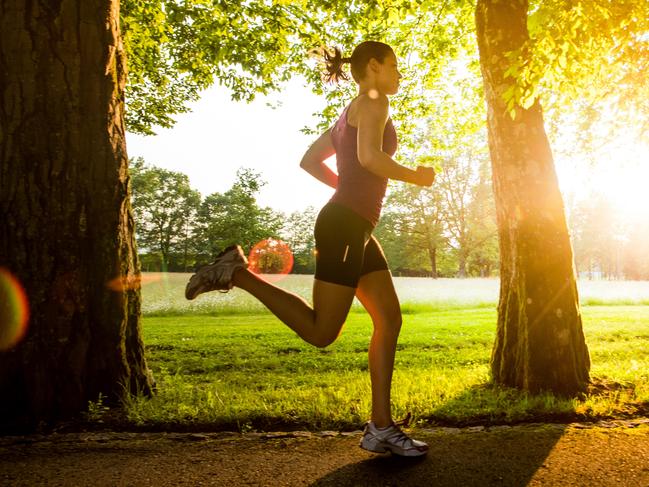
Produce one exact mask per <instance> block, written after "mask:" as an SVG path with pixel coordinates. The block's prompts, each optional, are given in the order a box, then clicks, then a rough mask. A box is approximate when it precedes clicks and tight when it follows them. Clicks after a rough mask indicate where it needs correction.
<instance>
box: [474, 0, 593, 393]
mask: <svg viewBox="0 0 649 487" xmlns="http://www.w3.org/2000/svg"><path fill="white" fill-rule="evenodd" d="M527 9H528V3H527V1H526V0H511V1H507V2H503V1H498V0H478V3H477V7H476V24H477V36H478V45H479V50H480V65H481V70H482V76H483V81H484V88H485V97H486V101H487V108H488V112H487V113H488V114H487V118H488V119H487V125H488V137H489V151H490V155H491V162H492V172H493V184H494V193H495V198H496V210H497V220H498V235H499V244H500V280H501V284H500V300H499V304H498V326H497V336H496V340H495V344H494V348H493V353H492V360H491V369H492V374H493V379H494V381H495V382H497V383H500V384H504V385H507V386H512V387H517V388H520V389H523V390H527V391H531V392H539V391H552V392H555V393H558V394H561V395H574V394H576V393H579V392H580V391H584V390H585V388H586V386H587V384H588V382H589V369H590V359H589V355H588V348H587V346H586V343H585V340H584V334H583V330H582V322H581V315H580V310H579V299H578V295H577V286H576V280H575V273H574V269H573V255H572V248H571V245H570V239H569V235H568V229H567V225H566V218H565V213H564V207H563V200H562V197H561V194H560V192H559V186H558V181H557V177H556V173H555V169H554V162H553V158H552V153H551V149H550V146H549V143H548V139H547V136H546V134H545V129H544V125H543V115H542V110H541V106H540V104H539V102H538V100H537V101H536V102H535V103H534V105H533V106H532V107H530V108H529V109H527V110H525V109H523V108H522V107H520V106H517V107H516V114H515V117H514V118H513V119H512V117H511V116H510V114H509V113H508V112H507V111H506V105H505V102H504V100H503V93H504V92H505V90H507V88H509V87H510V86H511V84H512V83H513V80H512V79H510V78H506V77H505V76H504V72H505V70H506V69H507V67H508V65H509V61H508V59H507V57H506V54H507V53H508V52H511V51H515V50H517V49H519V48H520V47H521V46H522V45H523V44H524V43H525V41H526V40H527V39H528V36H529V34H528V31H527V23H526V22H527Z"/></svg>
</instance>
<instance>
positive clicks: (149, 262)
mask: <svg viewBox="0 0 649 487" xmlns="http://www.w3.org/2000/svg"><path fill="white" fill-rule="evenodd" d="M436 164H437V165H438V175H437V180H436V183H435V184H434V185H433V187H431V188H420V187H416V186H412V185H406V184H401V183H391V186H390V188H389V192H388V196H387V198H386V201H385V205H384V210H383V215H382V217H381V221H380V222H379V225H378V226H377V228H376V230H375V235H376V236H377V238H378V239H379V240H380V242H381V244H382V245H383V249H384V251H385V253H386V256H387V258H388V262H390V267H391V270H392V272H393V274H394V275H397V276H426V277H433V278H436V277H489V276H494V275H496V274H497V273H498V266H499V263H498V240H497V230H496V217H495V208H494V201H493V192H492V190H491V174H490V170H489V164H488V160H487V158H486V155H485V154H478V155H476V154H465V155H464V157H458V158H456V159H446V160H444V159H440V160H438V161H436ZM264 184H265V182H264V181H263V180H262V178H261V176H260V175H259V174H257V173H255V172H254V171H252V170H250V169H246V168H241V169H239V171H238V172H237V177H236V180H235V182H234V184H233V185H232V187H231V188H230V189H228V190H227V191H225V192H223V193H213V194H210V195H208V196H205V197H203V196H202V195H201V194H200V193H199V192H198V191H196V190H194V189H192V188H191V187H190V184H189V178H188V177H187V175H185V174H183V173H181V172H176V171H169V170H166V169H162V168H159V167H156V166H153V165H150V164H147V163H146V162H145V161H144V160H143V159H142V158H137V159H133V160H131V190H132V202H133V209H134V215H135V221H136V237H137V241H138V246H139V251H140V258H141V263H142V269H143V270H145V271H157V270H167V271H179V272H190V271H192V270H193V269H195V268H196V267H198V266H200V265H203V264H206V263H209V262H210V261H211V260H212V259H213V258H214V256H215V255H217V254H218V252H220V251H221V250H222V249H224V248H225V247H227V246H228V245H232V244H234V243H238V244H240V245H241V246H242V247H243V248H244V250H245V251H246V252H249V251H250V249H252V247H253V246H254V245H255V244H256V243H258V242H260V241H262V240H265V239H269V238H271V239H279V240H283V241H284V242H286V243H287V244H288V245H289V247H290V248H291V250H292V252H293V258H294V264H293V270H292V272H293V273H297V274H312V273H313V272H314V270H315V258H314V249H315V245H314V240H313V225H314V223H315V219H316V217H317V213H318V209H317V208H314V207H307V208H305V209H303V210H299V211H295V212H293V213H288V214H287V213H283V212H279V211H276V210H273V209H272V208H268V207H261V206H259V204H258V203H257V199H256V197H257V195H258V193H259V191H260V189H261V188H262V187H263V186H264ZM568 213H569V224H570V229H571V235H572V241H573V248H574V252H575V266H576V269H577V272H578V274H579V276H580V277H582V278H589V279H636V280H637V279H649V246H648V245H647V243H649V222H648V221H645V220H646V218H640V217H638V219H637V221H625V222H624V223H622V220H621V218H619V216H618V215H617V214H616V213H615V211H614V209H613V208H612V206H611V204H610V203H609V202H608V200H606V199H605V198H604V197H602V196H597V195H593V196H592V197H591V198H588V199H586V200H584V201H581V202H578V203H572V204H571V205H568ZM265 262H268V269H267V270H268V271H269V272H272V271H273V269H274V267H276V266H277V263H276V262H275V263H273V262H274V261H273V260H272V259H271V260H266V261H265Z"/></svg>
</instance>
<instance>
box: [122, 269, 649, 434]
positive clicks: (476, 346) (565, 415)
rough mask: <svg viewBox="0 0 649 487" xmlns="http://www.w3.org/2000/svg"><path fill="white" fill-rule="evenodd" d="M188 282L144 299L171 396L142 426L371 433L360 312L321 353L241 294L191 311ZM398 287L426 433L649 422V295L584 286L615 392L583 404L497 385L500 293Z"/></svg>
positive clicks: (416, 403) (446, 283) (421, 282)
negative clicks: (528, 424)
mask: <svg viewBox="0 0 649 487" xmlns="http://www.w3.org/2000/svg"><path fill="white" fill-rule="evenodd" d="M161 277H162V276H161ZM187 277H188V275H174V274H170V275H166V276H163V277H162V279H160V280H158V281H156V282H151V283H149V284H147V285H145V286H144V288H143V295H144V310H145V314H146V315H147V316H145V318H144V320H143V327H144V337H145V342H146V345H147V360H148V363H149V366H150V367H151V368H152V370H153V373H154V376H155V378H156V380H157V384H158V392H157V394H156V396H155V397H154V398H153V399H152V400H146V399H143V398H139V399H133V400H132V401H131V402H130V404H129V405H128V407H127V411H128V418H129V421H130V422H132V423H134V424H137V425H140V426H142V427H148V428H159V427H164V428H174V427H176V428H177V427H180V428H195V429H203V430H206V429H208V430H209V429H214V430H223V429H227V430H239V431H249V430H274V429H292V428H306V429H343V430H349V429H357V428H359V427H360V426H361V425H362V423H363V422H364V421H365V420H367V418H368V416H369V412H370V396H369V387H370V385H369V374H368V365H367V345H368V341H369V337H370V334H371V322H370V320H369V318H368V316H367V315H366V314H365V313H362V312H360V308H356V310H357V311H358V312H353V313H352V314H351V315H350V317H349V319H348V321H347V323H346V325H345V328H344V330H343V332H342V334H341V336H340V338H339V339H338V340H337V341H336V342H335V343H334V344H333V345H331V346H329V347H327V348H326V349H324V350H320V349H317V348H314V347H311V346H309V345H307V344H305V343H303V342H302V341H301V340H300V339H299V338H297V337H296V336H295V334H294V333H293V332H292V331H290V330H289V329H288V328H286V327H285V326H283V325H281V324H280V323H279V322H278V321H277V320H276V319H275V318H274V317H273V316H272V315H271V314H270V313H269V312H267V311H265V310H263V308H261V307H259V306H258V305H257V304H256V303H254V302H253V301H251V300H250V299H248V298H247V297H246V296H245V295H244V294H243V293H239V292H237V291H236V290H235V292H231V293H228V294H219V293H212V294H211V295H207V296H202V297H199V298H198V299H197V300H196V301H195V302H191V303H189V302H185V301H184V298H183V297H182V290H183V288H184V283H185V282H186V279H187ZM281 284H282V285H283V286H286V287H287V288H290V289H292V290H294V291H296V292H298V293H300V294H302V295H304V296H308V295H309V294H310V286H311V277H307V276H289V277H288V278H287V279H285V280H284V281H283V282H282V283H281ZM396 284H397V288H398V292H399V294H400V296H401V298H402V302H403V303H404V308H405V311H406V313H405V316H404V326H403V331H402V334H401V337H400V341H399V345H398V353H397V362H396V370H395V377H394V391H393V404H394V412H395V415H396V416H397V417H400V416H404V415H405V414H406V413H407V412H411V413H412V414H413V416H414V418H415V419H416V420H417V421H418V422H419V424H420V425H431V424H447V425H467V424H500V423H516V422H521V421H570V420H575V419H580V420H598V419H604V418H620V417H627V416H629V415H634V414H640V413H646V412H647V410H649V346H648V345H649V307H648V306H646V303H648V302H649V283H646V282H645V283H643V282H635V283H633V282H582V283H580V289H581V293H582V298H583V301H584V302H586V303H589V302H591V303H595V304H591V305H586V306H583V308H582V311H583V317H584V332H585V334H586V340H587V342H588V346H589V349H590V353H591V358H592V363H593V365H592V376H593V377H594V378H596V379H597V381H598V382H600V383H604V384H606V385H608V386H609V387H610V388H609V389H608V390H607V389H606V388H604V389H599V390H597V391H593V393H592V394H590V395H589V396H588V397H586V398H582V400H576V399H575V400H561V399H558V398H555V397H553V396H551V395H540V396H528V395H526V394H522V393H519V392H517V391H513V390H507V389H502V388H498V387H493V386H490V385H488V383H489V358H490V353H491V346H492V343H493V339H494V333H495V323H496V310H495V303H496V299H497V294H498V281H497V280H495V279H466V280H436V281H435V280H432V279H412V278H400V279H396ZM604 303H605V305H603V304H604ZM643 303H644V304H643Z"/></svg>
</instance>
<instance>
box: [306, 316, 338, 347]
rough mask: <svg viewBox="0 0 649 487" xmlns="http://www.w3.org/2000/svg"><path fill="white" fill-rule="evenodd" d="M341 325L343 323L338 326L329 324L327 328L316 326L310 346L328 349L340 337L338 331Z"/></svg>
mask: <svg viewBox="0 0 649 487" xmlns="http://www.w3.org/2000/svg"><path fill="white" fill-rule="evenodd" d="M343 324H344V322H343V323H340V324H329V326H322V325H319V324H316V333H315V334H314V336H313V338H312V340H311V344H312V345H315V346H316V347H318V348H325V347H328V346H329V345H331V344H332V343H333V342H335V341H336V339H337V338H338V336H340V330H341V329H342V327H343Z"/></svg>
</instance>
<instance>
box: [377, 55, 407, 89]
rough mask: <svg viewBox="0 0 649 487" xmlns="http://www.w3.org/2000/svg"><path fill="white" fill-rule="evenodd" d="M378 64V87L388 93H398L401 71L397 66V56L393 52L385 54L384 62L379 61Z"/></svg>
mask: <svg viewBox="0 0 649 487" xmlns="http://www.w3.org/2000/svg"><path fill="white" fill-rule="evenodd" d="M378 66H379V68H378V71H377V76H376V82H377V88H378V89H379V91H381V92H382V93H385V94H386V95H394V94H396V93H397V92H398V91H399V80H400V79H401V73H399V69H398V66H397V57H396V56H395V55H394V53H393V52H391V53H389V54H388V55H387V56H385V58H384V59H383V62H382V63H378Z"/></svg>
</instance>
